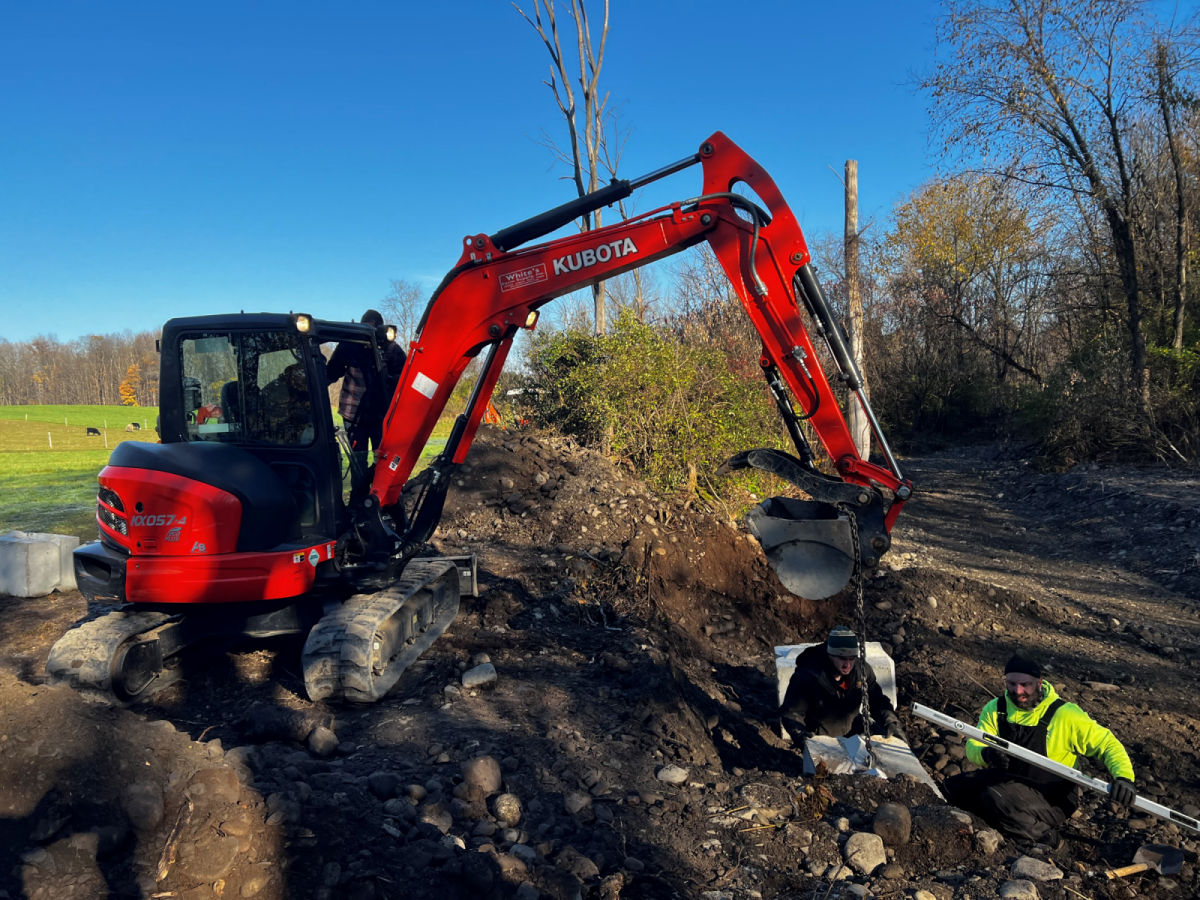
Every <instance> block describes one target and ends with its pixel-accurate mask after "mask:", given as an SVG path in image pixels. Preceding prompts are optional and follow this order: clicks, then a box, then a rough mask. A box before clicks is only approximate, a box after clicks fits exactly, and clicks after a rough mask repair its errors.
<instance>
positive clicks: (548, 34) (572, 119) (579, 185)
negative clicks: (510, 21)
mask: <svg viewBox="0 0 1200 900" xmlns="http://www.w3.org/2000/svg"><path fill="white" fill-rule="evenodd" d="M513 8H514V9H515V10H516V11H517V12H518V13H520V15H521V17H522V18H523V19H524V20H525V21H526V22H528V23H529V24H530V25H531V26H532V27H533V29H534V30H535V31H536V32H537V33H538V36H539V37H540V38H541V39H542V43H543V44H544V45H545V47H546V50H547V52H548V53H549V54H550V78H549V79H548V80H547V81H546V85H547V87H549V88H550V91H551V92H552V93H553V94H554V100H555V102H556V103H557V104H558V111H559V112H560V113H561V114H562V117H563V119H564V120H565V122H566V123H567V134H568V138H569V142H568V145H567V148H566V149H565V150H563V149H562V148H560V147H559V145H558V144H557V143H556V142H554V141H553V140H551V139H549V138H547V140H546V143H547V146H548V147H550V149H551V150H553V151H554V152H555V153H556V154H557V155H558V156H559V158H560V159H563V160H565V161H566V162H568V163H569V164H570V166H571V173H572V174H571V178H572V180H573V181H574V182H575V191H576V193H577V194H578V195H579V196H580V197H582V196H583V195H584V194H589V193H591V192H592V191H595V190H596V189H598V188H599V186H600V168H601V165H602V159H603V157H604V153H605V151H604V148H605V130H604V124H605V107H606V105H607V103H608V95H607V94H604V96H601V95H600V88H599V82H600V69H601V67H602V66H603V64H604V48H605V44H606V43H607V41H608V0H603V10H604V16H603V23H602V25H601V28H600V34H599V39H598V40H594V39H593V37H592V30H591V24H590V22H589V20H588V13H587V4H586V2H585V0H570V6H569V8H568V12H567V15H568V16H569V17H570V18H571V20H572V21H573V22H574V23H575V59H574V62H573V63H572V62H571V61H568V58H567V55H566V53H564V51H563V45H562V35H561V34H560V32H559V27H558V11H557V8H556V7H555V3H554V0H533V17H532V18H531V17H530V16H529V15H528V14H527V13H526V12H525V10H523V9H522V8H521V7H520V6H517V5H516V4H515V3H514V4H513ZM576 86H578V89H579V93H580V98H579V99H578V100H577V99H576V92H575V91H576ZM581 107H582V108H581ZM581 118H582V122H581ZM617 158H619V153H617V154H615V155H610V157H609V159H610V162H612V163H613V164H614V167H615V161H616V159H617ZM612 174H615V171H614V172H613V173H612ZM600 220H601V216H600V211H599V210H596V211H595V212H593V213H589V214H588V215H586V216H584V217H583V219H582V221H581V222H580V230H582V231H590V230H592V229H593V228H599V227H600ZM592 291H593V293H592V300H593V306H594V309H595V329H596V334H603V333H604V332H605V330H606V327H607V324H606V315H605V290H604V283H603V282H601V283H599V284H597V285H596V286H595V287H594V288H593V289H592Z"/></svg>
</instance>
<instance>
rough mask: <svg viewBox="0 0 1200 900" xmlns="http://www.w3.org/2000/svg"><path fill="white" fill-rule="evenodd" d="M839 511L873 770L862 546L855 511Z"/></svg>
mask: <svg viewBox="0 0 1200 900" xmlns="http://www.w3.org/2000/svg"><path fill="white" fill-rule="evenodd" d="M838 509H839V510H840V511H841V512H843V513H845V514H846V518H848V519H849V520H850V540H851V543H852V545H853V548H854V573H853V574H852V575H851V576H850V588H851V590H852V591H853V592H854V613H855V626H856V627H855V629H854V630H855V632H856V633H857V635H858V687H859V690H861V691H862V721H863V747H864V749H865V750H866V751H867V768H868V769H872V768H874V767H875V765H876V759H875V748H874V747H873V746H872V745H871V725H872V722H871V698H870V696H869V695H868V693H867V637H866V635H867V614H866V611H865V610H864V609H863V571H862V546H861V544H860V543H859V534H858V519H857V518H856V517H855V515H854V510H852V509H850V507H848V506H846V505H844V504H838Z"/></svg>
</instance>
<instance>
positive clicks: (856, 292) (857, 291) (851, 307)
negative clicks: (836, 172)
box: [844, 159, 871, 459]
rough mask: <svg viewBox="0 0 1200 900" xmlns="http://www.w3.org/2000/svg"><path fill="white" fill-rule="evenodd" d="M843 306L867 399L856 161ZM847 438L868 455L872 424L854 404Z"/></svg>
mask: <svg viewBox="0 0 1200 900" xmlns="http://www.w3.org/2000/svg"><path fill="white" fill-rule="evenodd" d="M844 240H845V257H846V305H847V317H848V319H849V322H848V324H849V326H850V328H849V331H850V355H851V357H852V358H853V359H854V365H855V367H857V369H858V371H859V372H860V373H862V376H863V388H862V389H863V396H864V397H868V398H869V397H870V396H871V393H870V390H869V389H868V386H867V376H866V373H865V372H863V304H862V282H861V279H860V278H859V266H858V160H855V159H848V160H846V230H845V234H844ZM849 407H850V409H849V416H848V418H849V423H848V424H849V426H850V436H851V437H853V438H854V446H856V447H857V448H858V453H859V455H860V456H861V457H862V458H863V459H867V458H868V457H870V455H871V424H870V422H868V421H867V416H866V414H865V413H864V412H863V410H862V407H861V406H860V405H859V404H858V403H857V402H856V401H851V402H850V403H849Z"/></svg>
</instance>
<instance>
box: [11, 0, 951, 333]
mask: <svg viewBox="0 0 1200 900" xmlns="http://www.w3.org/2000/svg"><path fill="white" fill-rule="evenodd" d="M520 5H522V6H523V7H524V8H525V9H526V10H531V9H532V6H531V3H526V2H525V0H521V3H520ZM592 5H593V7H595V9H596V10H598V9H599V4H597V3H594V2H593V4H592ZM839 7H841V8H839ZM936 15H937V4H936V3H932V2H929V3H906V4H899V3H895V2H877V0H865V2H859V3H856V4H853V5H850V6H843V5H840V4H829V3H815V2H807V0H806V2H801V0H793V2H786V0H759V2H756V3H736V2H730V0H690V2H686V3H684V2H667V0H637V2H634V0H612V7H611V23H610V36H609V45H608V50H607V56H606V58H605V61H604V67H603V70H602V74H601V79H602V82H603V83H604V84H605V85H606V86H607V89H608V91H609V92H610V95H611V99H610V103H611V104H612V105H613V106H614V107H615V108H617V109H618V111H619V114H620V123H621V125H622V126H623V127H624V128H626V129H628V130H629V137H628V141H627V143H626V146H625V153H624V158H623V162H622V172H621V174H622V175H623V176H624V177H627V178H628V177H635V176H638V175H642V174H645V173H647V172H650V171H653V170H655V169H657V168H659V167H660V166H663V165H665V164H667V163H669V162H674V161H675V160H677V159H680V158H682V157H684V156H687V155H688V154H690V153H692V152H693V151H694V150H695V148H696V146H697V145H698V144H699V143H700V141H702V140H703V139H704V138H705V137H707V136H708V135H709V134H711V133H712V132H713V131H716V130H721V131H724V132H725V133H726V134H728V135H729V136H730V137H731V138H733V139H734V140H735V141H736V142H738V143H739V144H740V145H741V146H742V147H743V148H744V149H745V150H746V151H747V152H749V153H750V154H751V155H752V156H754V157H755V158H756V159H757V160H758V161H759V162H760V163H762V164H763V166H764V167H765V168H766V169H767V171H768V172H770V173H771V175H772V176H773V177H774V178H775V180H776V181H777V182H778V184H779V185H780V187H781V188H782V190H783V192H784V195H785V196H786V197H787V198H788V201H789V203H790V204H791V206H792V208H793V210H794V211H795V213H796V215H797V217H798V218H799V220H800V223H801V226H802V227H803V228H804V230H805V232H806V234H807V236H808V237H809V240H810V242H814V241H815V240H817V239H818V238H820V237H821V236H822V235H824V234H828V233H837V234H840V233H841V229H842V209H843V207H842V202H843V201H842V187H841V183H840V181H839V176H840V174H841V172H842V168H843V164H844V162H845V160H846V159H857V160H858V164H859V182H860V222H865V221H867V220H870V219H874V220H875V221H876V223H877V226H876V227H880V228H882V227H884V225H885V224H886V219H887V216H888V213H889V211H890V209H891V208H892V206H893V204H895V203H896V202H897V201H899V200H902V199H904V198H905V197H906V196H908V194H909V193H911V192H912V191H913V190H914V189H915V188H916V187H917V186H919V185H920V184H921V183H922V182H923V181H925V180H927V179H928V178H930V177H931V176H932V174H933V170H932V168H931V166H930V158H931V157H930V154H931V149H930V147H929V146H928V145H927V137H926V135H927V131H928V117H927V114H926V100H925V98H924V97H922V96H921V95H920V94H919V93H918V92H917V91H916V89H915V88H914V87H913V84H912V82H913V81H914V79H915V77H916V76H917V74H919V73H920V72H921V71H923V70H925V68H927V67H928V65H929V64H930V60H931V58H932V52H933V28H934V21H935V18H936ZM563 23H564V27H565V26H567V25H569V20H566V18H565V16H563ZM597 27H598V26H597ZM548 73H549V58H548V56H547V54H546V51H545V49H544V48H543V46H542V45H541V43H540V40H539V39H538V37H537V36H536V34H535V33H534V32H533V30H532V29H531V28H530V26H529V25H528V24H527V23H526V22H525V21H524V20H523V19H522V18H521V17H520V16H519V15H518V14H517V12H516V11H515V10H514V9H513V7H512V5H511V4H510V3H509V2H507V0H462V2H459V3H455V4H446V5H442V4H437V3H415V2H400V0H397V2H354V0H347V2H342V3H336V4H335V3H317V2H307V0H288V2H277V0H259V2H224V0H205V2H191V0H172V2H161V0H155V2H134V0H108V2H97V0H90V2H60V0H39V2H36V3H26V2H19V0H0V192H2V193H0V309H3V310H4V317H3V324H2V325H0V337H3V338H7V339H9V340H15V341H22V340H28V339H30V338H32V337H34V336H36V335H52V336H55V337H57V338H58V339H59V340H62V341H68V340H73V339H75V338H77V337H80V336H83V335H86V334H92V333H111V332H119V331H124V330H126V329H130V330H133V331H143V330H153V329H154V328H156V327H158V326H159V325H161V324H162V322H163V321H165V320H166V319H168V318H170V317H172V316H177V315H192V314H208V313H219V312H229V311H237V310H242V309H245V310H248V311H250V310H254V311H258V310H268V311H286V310H305V311H308V312H311V313H313V314H315V315H318V316H321V317H323V318H357V317H358V315H359V314H360V313H361V312H362V310H363V309H364V308H366V307H367V306H370V305H376V304H377V303H378V301H379V300H380V299H381V298H382V297H384V296H385V295H386V294H387V293H388V290H389V287H390V282H391V279H394V278H395V279H407V280H410V281H414V282H416V283H418V284H420V285H422V286H423V287H424V288H425V289H426V290H431V289H432V288H433V287H434V286H435V285H436V284H437V282H438V281H440V279H441V277H442V275H443V274H444V273H445V272H446V270H447V269H449V268H450V267H451V266H452V265H453V264H454V263H455V261H456V260H457V258H458V254H459V247H460V242H461V239H462V237H463V236H464V235H467V234H475V233H478V232H489V233H491V232H494V231H496V230H498V229H500V228H502V227H504V226H506V225H510V224H512V223H513V222H516V221H518V220H520V219H523V218H525V217H527V216H530V215H533V214H535V213H537V212H540V211H542V210H544V209H546V208H549V207H551V206H555V205H557V204H558V203H561V202H563V201H565V200H568V199H571V197H572V196H573V189H572V187H571V185H570V184H569V183H568V182H566V181H563V180H562V177H563V176H564V175H565V171H564V170H563V169H562V168H561V167H559V166H557V165H556V164H555V162H554V160H553V159H552V157H551V154H550V152H549V151H548V150H547V149H546V148H545V147H544V146H542V144H541V137H542V134H543V132H547V133H549V134H550V135H551V136H552V137H554V138H555V139H560V140H561V139H563V138H564V137H565V128H564V126H563V123H562V119H561V118H560V116H559V114H558V111H557V109H556V107H555V105H554V101H553V98H552V95H551V93H550V91H549V89H548V88H547V87H546V86H545V85H544V84H543V81H544V79H545V78H546V77H547V75H548ZM699 178H700V176H699V170H698V169H689V170H687V171H686V172H684V173H681V174H679V175H676V176H674V177H673V178H671V179H669V180H666V181H662V182H658V183H657V184H655V185H654V186H652V187H651V188H649V189H647V192H645V194H643V195H640V196H639V197H638V198H637V199H636V200H635V202H636V203H637V206H638V208H640V209H648V208H651V207H654V206H658V205H661V204H662V203H667V202H670V201H672V200H677V199H682V198H684V197H687V196H691V195H693V194H694V193H695V192H696V189H697V188H698V187H699V184H700V181H699Z"/></svg>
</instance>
